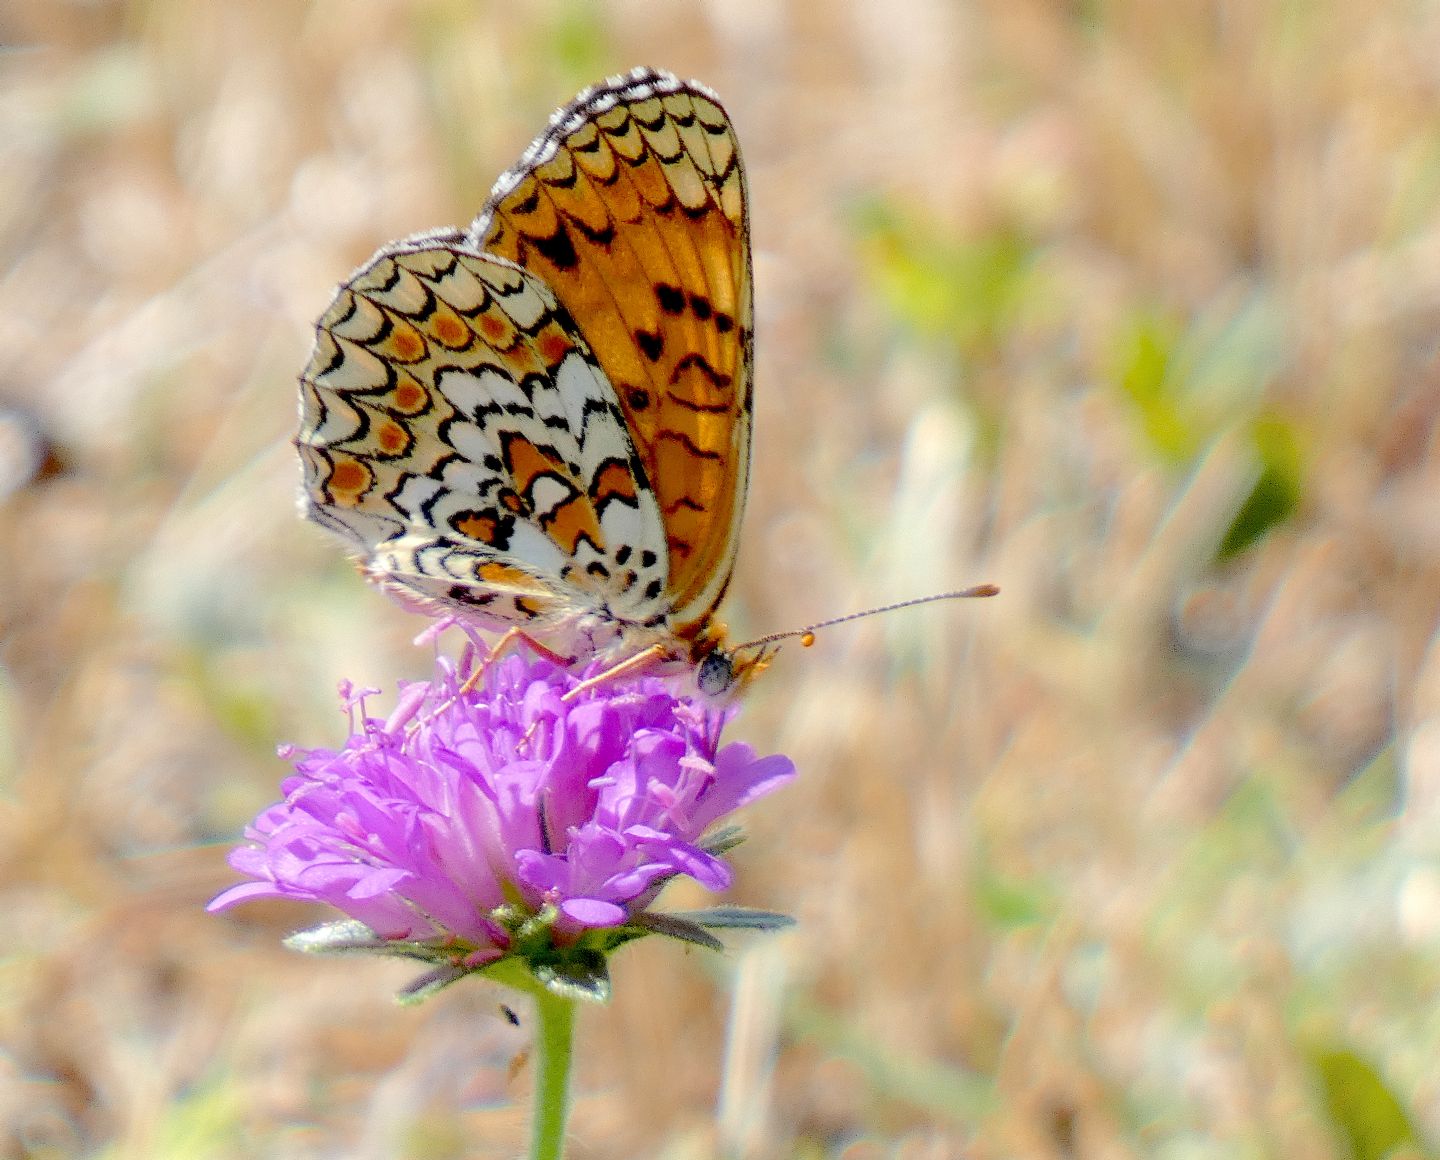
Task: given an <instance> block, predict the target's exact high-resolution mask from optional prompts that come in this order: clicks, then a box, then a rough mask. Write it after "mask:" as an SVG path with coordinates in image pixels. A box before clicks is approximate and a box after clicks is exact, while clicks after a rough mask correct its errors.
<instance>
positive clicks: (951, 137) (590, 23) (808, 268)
mask: <svg viewBox="0 0 1440 1160" xmlns="http://www.w3.org/2000/svg"><path fill="white" fill-rule="evenodd" d="M0 41H3V45H4V48H3V51H0V246H3V253H4V265H5V274H4V277H3V280H0V349H3V350H4V351H5V352H6V357H5V359H4V363H3V367H0V493H3V494H0V786H3V797H0V899H3V911H0V913H3V915H4V917H5V928H6V938H5V944H6V954H5V956H4V958H3V985H0V1157H3V1158H5V1160H9V1158H11V1157H27V1158H28V1157H37V1158H42V1157H43V1158H50V1157H68V1156H96V1157H105V1158H106V1160H120V1158H132V1157H144V1158H150V1157H156V1158H161V1160H182V1158H183V1160H190V1158H199V1160H209V1158H215V1160H221V1158H229V1157H285V1158H290V1157H296V1158H308V1157H316V1158H319V1157H363V1158H375V1160H380V1158H390V1157H405V1158H416V1160H449V1158H460V1157H508V1156H512V1155H515V1154H516V1153H517V1152H518V1150H519V1146H520V1141H522V1140H523V1133H524V1123H525V1099H526V1093H527V1084H528V1082H529V1079H530V1075H529V1071H528V1069H527V1068H525V1067H524V1066H523V1065H521V1066H516V1065H515V1061H516V1059H517V1057H518V1056H519V1055H520V1053H521V1052H522V1051H523V1049H524V1047H525V1044H526V1041H527V1037H528V1030H527V1027H526V1026H524V1025H522V1027H521V1028H519V1029H518V1030H517V1029H515V1028H512V1027H511V1026H510V1025H509V1023H508V1022H507V1021H506V1020H505V1019H504V1018H503V1016H502V1014H501V1012H500V1010H499V1003H500V1002H501V1001H502V1000H503V999H504V996H503V995H501V994H500V993H499V992H498V991H496V990H493V989H490V988H487V987H485V986H480V985H475V986H462V987H457V988H455V989H453V990H452V991H451V992H449V993H447V994H445V995H444V996H442V997H441V998H439V999H438V1000H436V1001H434V1002H432V1003H429V1004H428V1005H426V1006H424V1007H423V1008H421V1009H419V1010H399V1009H397V1008H396V1007H395V1006H394V1005H393V1004H392V1003H391V1001H390V994H391V992H392V991H393V990H394V989H396V988H397V987H398V986H399V985H401V983H403V982H404V981H405V980H406V979H407V978H408V972H407V970H406V968H404V967H402V966H398V965H396V964H388V963H380V962H376V963H374V964H371V963H355V962H340V963H334V962H328V961H313V960H309V959H304V958H301V957H300V956H296V955H292V954H289V953H287V952H285V951H283V950H281V949H280V948H279V946H278V939H279V937H280V936H282V935H283V934H285V933H287V932H288V931H289V930H292V929H294V928H296V927H299V926H303V925H306V924H309V923H313V922H314V921H316V920H317V919H318V918H320V917H321V916H320V915H319V914H318V913H316V912H315V911H313V910H307V909H303V908H294V909H285V908H282V907H280V906H254V907H248V908H245V909H243V910H241V911H238V912H234V913H233V914H231V915H227V916H225V917H223V918H215V917H209V916H206V915H205V914H203V913H202V907H203V905H204V903H205V902H206V901H207V900H208V899H209V898H210V897H211V896H212V895H213V894H214V893H215V892H217V891H218V890H219V889H221V888H222V887H223V886H225V885H226V884H228V883H229V882H231V881H232V880H233V877H234V876H233V875H232V873H231V872H230V871H229V870H228V869H227V868H226V866H225V865H224V861H223V859H224V853H225V850H226V849H227V847H228V845H229V844H230V843H231V842H232V841H233V840H234V838H235V836H236V835H237V834H238V832H239V829H240V827H241V826H242V825H243V824H244V822H245V821H247V820H248V819H249V817H250V816H251V815H252V814H253V813H254V812H255V811H256V810H257V809H259V808H260V807H261V806H263V805H264V804H266V803H267V802H268V801H269V800H271V798H272V797H273V795H274V793H275V792H276V786H277V783H278V780H279V777H280V776H281V774H282V773H283V770H284V767H283V766H282V765H281V763H280V762H279V761H278V760H277V759H276V758H275V757H274V752H273V751H274V746H275V743H276V742H277V741H278V740H281V739H288V740H293V741H296V742H298V743H301V744H326V743H331V742H332V741H333V740H334V739H335V738H337V737H338V736H339V735H340V728H341V720H340V718H339V717H338V716H337V714H336V702H335V697H334V687H335V683H336V681H337V680H338V679H339V678H341V677H350V678H353V679H354V680H356V681H357V683H362V684H373V685H379V686H383V687H385V688H387V689H391V688H393V685H394V681H395V680H396V679H397V678H403V677H414V676H417V675H421V674H423V673H424V672H425V671H426V668H427V664H428V660H427V657H426V655H425V654H424V653H423V652H421V651H418V650H415V649H414V648H412V646H411V645H410V643H409V642H410V639H411V637H412V636H413V635H414V634H415V632H416V631H417V630H418V629H419V628H420V624H419V623H418V622H417V621H416V620H415V619H414V618H412V617H410V616H408V615H406V614H405V613H403V612H401V611H399V610H397V609H395V608H392V607H391V606H390V605H389V604H388V603H387V602H386V601H385V600H384V599H383V598H382V597H381V596H380V595H378V594H377V593H375V592H373V591H370V590H368V589H367V588H366V587H365V586H364V585H363V584H362V583H361V582H360V581H359V580H358V579H357V578H356V576H355V575H354V573H353V571H352V570H351V569H350V568H349V567H348V565H346V564H345V562H344V561H343V560H342V558H341V554H340V553H339V552H338V551H337V550H336V547H335V545H334V544H332V543H330V542H329V541H328V540H327V539H326V538H325V537H323V535H322V534H321V533H320V532H318V531H317V530H314V529H312V528H308V527H305V526H302V525H301V524H299V523H298V522H297V520H296V519H295V514H294V502H293V494H294V488H295V482H296V468H295V465H294V463H293V456H292V453H291V451H290V449H289V447H288V443H287V441H288V439H289V437H290V435H291V432H292V427H293V424H294V412H295V402H294V397H295V376H296V374H297V372H298V370H299V368H300V367H301V366H302V365H303V363H304V361H305V358H306V355H307V353H308V349H309V328H310V326H311V323H312V321H313V319H314V318H315V317H316V316H317V315H318V314H319V313H320V311H321V310H322V309H323V308H324V306H325V304H326V302H327V301H328V296H329V293H330V290H331V287H332V286H333V284H334V283H335V282H336V281H338V280H339V279H340V278H341V277H343V276H344V275H345V274H346V273H347V272H348V271H349V270H350V269H351V268H352V267H353V266H354V265H355V264H356V263H358V262H359V261H361V260H363V259H364V258H365V257H366V256H367V255H368V254H369V253H370V252H371V251H372V250H373V249H374V248H375V247H376V246H378V245H379V244H380V243H382V242H384V241H386V240H388V239H390V238H393V237H397V236H400V235H403V234H407V233H410V232H413V231H416V230H419V229H423V228H427V227H431V226H436V225H442V224H451V223H463V222H466V221H468V220H469V219H470V217H471V216H472V215H473V213H474V212H475V211H476V210H477V209H478V207H479V206H480V204H481V203H482V201H483V200H484V197H485V195H486V192H487V191H488V189H489V186H490V183H491V182H492V181H493V180H494V178H495V176H496V175H498V174H499V172H500V171H501V170H502V169H504V168H505V167H506V166H508V165H509V164H510V163H511V162H512V161H513V160H514V159H515V158H516V157H517V156H518V154H519V152H520V151H521V150H522V149H523V147H524V146H525V145H526V144H527V143H528V142H529V140H530V139H531V137H532V136H533V135H534V134H535V133H536V132H538V131H539V129H540V128H541V127H542V125H543V124H544V120H545V118H546V116H547V115H548V114H549V112H550V111H551V109H552V108H554V107H555V106H556V105H558V104H560V103H562V102H564V101H565V100H567V99H568V98H569V97H570V96H571V95H572V94H573V93H574V92H575V91H576V90H577V89H579V88H580V87H582V86H583V85H585V84H588V83H590V82H592V81H594V80H597V79H599V78H600V77H602V76H604V75H606V74H608V73H613V72H616V71H619V70H621V69H624V68H628V67H630V66H631V65H634V64H637V63H648V64H654V65H658V66H662V67H665V68H669V69H672V70H674V71H676V72H678V73H680V74H682V75H685V76H693V77H698V78H700V79H702V80H704V81H705V82H707V83H708V84H710V85H711V86H712V87H714V88H715V89H716V90H718V92H719V93H720V94H721V96H722V98H723V99H724V100H725V102H726V105H727V107H728V108H729V110H730V112H731V115H732V117H733V118H734V120H735V122H736V124H737V126H738V128H739V133H740V138H741V141H742V144H743V146H744V149H745V154H746V160H747V164H748V169H749V176H750V189H751V197H752V213H753V221H754V230H755V239H754V241H755V250H756V253H755V258H756V278H757V291H758V311H759V318H758V345H757V361H758V367H757V376H758V391H757V400H758V404H757V405H758V415H757V433H756V446H755V465H754V474H753V487H752V492H751V497H750V506H749V512H748V516H747V526H746V529H745V535H744V540H743V544H742V548H741V558H740V564H739V570H738V574H737V578H736V585H735V590H734V595H733V597H732V600H731V605H730V614H731V615H730V619H731V621H732V624H733V625H734V627H735V628H736V630H737V631H739V632H741V633H759V632H762V631H770V630H774V629H779V628H787V627H793V626H797V625H801V624H805V623H809V622H810V621H813V620H816V619H819V618H822V617H825V616H828V615H834V614H838V613H841V612H846V611H850V610H853V609H855V608H859V607H864V606H867V605H872V604H877V603H883V602H886V601H890V600H895V599H900V598H904V597H907V596H912V595H920V594H923V593H926V592H930V591H935V590H939V589H943V588H949V587H955V586H959V585H964V584H968V583H974V582H978V581H994V582H996V583H998V584H1000V585H1001V586H1002V588H1003V590H1004V591H1003V595H1002V596H1001V597H1000V598H999V599H998V600H995V601H990V602H987V603H984V604H961V605H954V606H934V607H929V608H923V609H916V610H912V611H910V612H905V613H900V614H896V615H892V616H889V617H885V618H880V619H877V620H872V621H867V622H862V623H859V624H855V625H849V626H845V627H844V628H841V629H836V630H833V631H830V632H827V633H824V634H822V635H821V638H820V640H819V641H818V643H817V644H816V646H815V648H814V649H813V650H811V651H809V652H805V651H802V650H799V649H789V650H787V651H786V652H785V653H784V654H783V655H782V656H781V658H780V660H779V661H778V663H777V664H776V665H775V667H774V668H773V669H772V670H771V672H770V673H768V674H767V676H766V678H765V679H764V680H763V681H762V682H760V683H759V684H758V685H757V687H756V688H755V689H754V692H753V696H752V697H751V698H750V705H749V709H748V712H747V713H746V714H745V715H744V716H743V717H742V719H741V721H740V723H739V724H738V726H737V727H736V728H735V736H739V737H744V738H745V739H747V740H749V741H751V742H752V743H753V744H755V745H756V746H757V747H758V748H761V749H762V750H767V751H773V750H783V751H785V752H787V753H789V754H791V755H792V756H794V757H795V759H796V760H797V761H798V762H799V764H800V766H801V769H802V778H801V780H800V781H799V782H798V783H797V784H796V785H795V786H793V787H791V788H789V789H787V790H786V791H785V792H784V794H783V795H781V796H780V797H778V798H776V799H772V800H768V801H766V802H765V803H763V804H762V805H761V806H759V807H758V808H757V809H755V810H754V811H753V812H752V813H751V814H750V815H749V817H748V819H747V823H748V829H749V831H750V834H751V840H750V841H749V842H748V843H747V844H746V845H745V846H744V847H742V848H741V849H740V850H739V851H738V852H737V854H736V862H737V865H738V868H739V875H738V880H737V883H736V886H735V888H734V890H733V892H732V894H731V899H732V900H733V901H736V902H740V903H745V904H749V905H754V906H761V907H769V908H774V909H780V910H786V911H789V912H791V913H794V914H796V915H797V916H798V917H799V918H800V920H801V925H800V927H799V930H798V931H797V932H796V933H794V934H792V935H787V936H785V937H784V938H781V939H776V940H773V941H769V942H765V941H761V942H751V943H745V942H744V940H738V941H737V945H736V947H735V949H734V951H733V952H732V953H730V954H729V955H728V956H727V957H725V958H724V959H718V958H707V957H706V956H704V955H701V954H687V953H685V952H683V951H682V950H680V949H679V948H677V947H676V946H674V945H670V944H666V945H650V944H649V943H646V944H641V945H639V946H637V947H636V948H634V949H633V950H627V951H626V952H624V954H623V955H622V957H621V958H620V959H619V960H618V962H617V963H616V984H617V996H616V999H615V1001H614V1002H613V1003H612V1004H611V1005H610V1006H609V1007H607V1008H605V1009H602V1010H595V1011H587V1012H585V1013H584V1017H583V1019H582V1022H581V1029H580V1035H581V1053H582V1065H581V1071H580V1075H579V1079H578V1103H577V1107H576V1112H575V1116H574V1120H573V1132H572V1136H573V1141H574V1145H573V1155H574V1156H575V1157H576V1158H577V1160H585V1158H590V1157H596V1158H598V1157H674V1158H686V1160H689V1158H695V1160H702V1158H707V1157H722V1156H723V1157H731V1158H745V1160H750V1158H771V1157H786V1158H790V1157H794V1158H805V1160H810V1158H820V1157H840V1156H843V1157H846V1158H847V1160H870V1158H872V1157H882V1156H886V1157H903V1158H905V1160H920V1158H932V1157H960V1156H966V1157H975V1158H978V1160H988V1158H1001V1157H1032V1156H1033V1157H1055V1158H1068V1157H1087V1158H1088V1157H1103V1158H1107V1160H1108V1158H1122V1157H1162V1158H1166V1160H1201V1158H1208V1157H1255V1158H1262V1157H1307V1158H1310V1157H1314V1158H1319V1160H1327V1158H1334V1160H1346V1158H1350V1157H1354V1158H1357V1160H1372V1158H1374V1160H1378V1158H1379V1157H1382V1156H1386V1155H1398V1156H1408V1157H1434V1156H1440V1062H1437V1061H1440V1050H1437V1049H1440V1001H1437V995H1440V652H1437V649H1436V647H1435V631H1434V630H1435V624H1436V614H1437V606H1440V447H1437V414H1440V363H1437V357H1436V352H1437V339H1440V6H1437V5H1436V4H1434V3H1424V2H1408V3H1407V2H1402V0H1380V2H1378V3H1376V4H1374V5H1355V4H1346V3H1341V2H1339V0H1328V2H1327V0H1234V2H1229V3H1226V2H1221V0H1170V2H1169V3H1163V4H1162V3H1155V2H1153V0H1111V2H1107V0H1085V2H1078V3H1062V2H1059V0H971V2H969V3H961V2H959V0H845V2H842V3H832V2H825V0H785V2H781V3H767V2H763V0H730V2H727V3H704V2H700V0H677V2H673V3H659V2H657V0H623V2H621V0H616V2H614V3H605V4H582V3H575V2H567V0H545V2H539V3H532V4H525V5H517V4H514V3H502V2H473V3H467V2H462V0H417V2H414V3H403V2H400V0H315V2H313V3H297V2H295V0H247V2H245V3H236V4H190V3H184V2H182V0H134V2H131V3H119V2H110V0H11V3H9V4H7V5H6V6H5V7H4V8H3V9H0ZM671 901H672V902H673V904H674V905H675V906H676V907H680V906H684V905H692V904H697V903H699V902H701V901H702V899H701V898H700V897H699V896H698V895H697V896H692V895H690V894H687V893H686V892H684V891H683V890H677V891H675V893H674V896H673V897H672V899H671ZM652 942H657V943H658V940H652ZM523 1019H524V1014H523V1012H522V1021H523Z"/></svg>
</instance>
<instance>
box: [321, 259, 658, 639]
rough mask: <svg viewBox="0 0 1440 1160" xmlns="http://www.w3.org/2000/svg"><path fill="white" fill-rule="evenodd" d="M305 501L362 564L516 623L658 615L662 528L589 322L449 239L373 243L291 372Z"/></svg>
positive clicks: (425, 593)
mask: <svg viewBox="0 0 1440 1160" xmlns="http://www.w3.org/2000/svg"><path fill="white" fill-rule="evenodd" d="M296 445H297V447H298V449H299V451H300V457H301V461H302V464H303V474H304V480H303V491H302V505H303V507H304V508H305V512H306V514H307V515H308V516H309V517H310V518H311V519H313V520H315V521H316V522H317V523H319V524H321V525H322V526H324V527H326V528H329V529H330V530H331V531H334V532H336V533H338V534H339V535H341V536H342V537H343V538H345V539H346V540H348V541H349V542H350V543H351V544H352V546H353V547H355V548H356V549H357V550H358V551H359V553H360V555H361V557H362V560H363V562H364V564H365V567H366V569H367V571H368V572H369V573H370V574H371V575H372V577H374V578H376V579H378V580H380V581H381V582H382V583H385V584H387V585H388V586H391V587H398V588H399V589H401V590H402V591H403V592H405V593H408V594H411V595H413V596H418V597H420V598H421V599H422V600H424V601H428V602H435V603H438V604H439V605H441V606H443V607H448V608H453V609H458V610H461V611H464V612H466V613H467V614H473V615H475V616H476V617H477V618H479V619H481V620H483V621H487V622H489V623H494V624H501V625H509V624H526V623H531V622H536V621H539V622H542V623H543V622H547V621H550V622H553V621H556V620H561V619H565V618H567V617H572V616H573V614H574V613H575V612H576V611H577V610H578V611H585V610H590V611H595V610H604V618H606V619H610V620H612V621H616V620H618V621H626V622H632V623H635V622H638V623H645V622H646V621H647V620H654V619H656V618H657V617H660V616H661V615H662V614H663V611H664V609H665V607H666V605H665V597H664V591H665V578H666V572H665V559H664V553H665V534H664V528H663V525H662V522H661V520H660V514H659V509H658V507H657V505H656V503H655V499H654V497H653V496H652V495H651V494H650V492H649V489H648V487H647V486H646V485H645V483H644V469H643V467H642V466H641V464H640V461H639V458H638V456H637V455H636V452H635V448H634V445H633V444H632V442H631V440H630V437H629V434H628V433H627V431H626V428H625V419H624V415H623V414H622V412H621V410H620V408H619V405H618V404H617V403H616V401H615V398H614V392H613V391H612V390H611V389H610V385H609V383H608V381H607V380H606V378H605V375H604V373H603V372H602V371H601V370H600V369H599V367H598V365H597V364H596V361H595V358H594V355H593V353H592V352H591V350H590V347H589V345H588V344H587V342H586V340H585V338H584V336H583V335H582V334H581V333H580V331H579V329H578V328H577V327H576V326H575V323H574V321H573V319H572V318H571V317H570V315H569V314H568V312H567V311H566V310H565V309H564V307H563V306H561V305H560V304H559V303H558V302H557V301H556V300H555V297H554V295H552V294H551V293H550V291H549V290H548V289H547V288H546V287H545V285H544V283H543V282H541V281H539V280H538V279H537V278H535V277H534V276H533V275H531V274H529V273H527V272H526V271H524V270H522V269H519V268H518V267H516V266H514V265H513V264H511V263H510V262H507V261H505V260H503V259H501V258H497V257H495V256H494V255H491V254H485V253H481V252H479V251H477V250H475V248H474V247H473V246H471V245H469V244H468V243H467V242H466V240H465V239H464V237H463V235H460V234H456V233H450V234H445V233H436V234H431V235H420V236H419V237H417V238H414V239H411V240H409V241H406V242H401V243H397V244H396V245H394V246H391V247H387V248H386V249H384V250H382V251H380V253H379V254H377V255H376V256H375V257H374V258H372V259H371V261H370V262H369V263H367V264H366V265H365V266H363V267H362V268H361V269H360V270H358V271H357V272H356V273H355V274H354V275H353V276H352V277H351V279H350V280H349V281H348V282H347V283H345V284H344V285H343V286H341V287H340V289H339V290H338V291H337V293H336V297H335V300H334V301H333V302H332V303H331V306H330V308H329V310H327V311H326V312H325V314H324V316H323V317H322V318H321V319H320V321H319V323H318V325H317V328H316V345H315V351H314V354H313V355H312V357H311V360H310V364H309V365H308V366H307V368H306V370H305V372H304V374H303V375H302V376H301V421H300V433H299V436H298V438H297V439H296Z"/></svg>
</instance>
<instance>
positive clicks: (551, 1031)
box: [530, 987, 575, 1160]
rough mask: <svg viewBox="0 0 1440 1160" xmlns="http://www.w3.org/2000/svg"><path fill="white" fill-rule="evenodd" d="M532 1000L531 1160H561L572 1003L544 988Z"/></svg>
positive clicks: (567, 1098) (572, 1030)
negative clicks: (533, 1065) (533, 1014)
mask: <svg viewBox="0 0 1440 1160" xmlns="http://www.w3.org/2000/svg"><path fill="white" fill-rule="evenodd" d="M531 993H532V994H533V995H534V996H535V1023H536V1027H535V1056H536V1059H535V1112H534V1115H533V1116H532V1118H531V1120H530V1160H562V1157H563V1156H564V1155H565V1122H566V1120H567V1119H568V1118H569V1115H570V1061H571V1057H572V1056H571V1047H572V1046H573V1042H574V1038H575V1003H574V1001H573V1000H571V999H562V998H561V997H560V996H558V995H555V994H552V993H551V992H550V991H547V990H546V989H545V988H544V987H536V988H535V989H534V990H533V991H532V992H531Z"/></svg>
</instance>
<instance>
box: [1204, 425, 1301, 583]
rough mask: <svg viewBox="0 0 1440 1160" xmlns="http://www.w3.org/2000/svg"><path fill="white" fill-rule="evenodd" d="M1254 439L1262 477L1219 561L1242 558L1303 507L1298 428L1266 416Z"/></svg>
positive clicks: (1239, 514) (1220, 551)
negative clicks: (1254, 545)
mask: <svg viewBox="0 0 1440 1160" xmlns="http://www.w3.org/2000/svg"><path fill="white" fill-rule="evenodd" d="M1252 437H1253V438H1254V441H1255V450H1256V453H1257V454H1258V456H1259V458H1260V474H1259V476H1258V477H1257V478H1256V480H1255V485H1254V486H1253V487H1252V488H1251V489H1250V494H1249V495H1248V496H1247V497H1246V499H1245V502H1244V503H1243V504H1242V505H1241V507H1240V510H1239V511H1238V512H1236V513H1235V518H1234V519H1233V520H1232V521H1231V523H1230V527H1229V528H1228V529H1226V532H1225V535H1224V537H1223V538H1222V539H1221V541H1220V546H1219V548H1217V549H1216V552H1215V555H1216V558H1217V559H1219V560H1229V559H1232V558H1234V557H1235V556H1238V555H1240V554H1241V553H1242V552H1244V551H1245V550H1246V549H1247V548H1249V547H1250V546H1251V545H1253V544H1254V543H1255V542H1256V541H1257V540H1259V539H1261V538H1262V537H1263V536H1264V535H1265V534H1266V533H1267V532H1268V531H1270V530H1271V529H1272V528H1274V527H1275V526H1277V525H1278V524H1282V523H1284V522H1285V521H1286V520H1288V519H1289V518H1290V517H1291V516H1293V515H1294V514H1295V511H1296V509H1297V508H1299V506H1300V481H1301V466H1300V451H1299V441H1298V439H1297V438H1296V435H1295V431H1294V428H1293V427H1292V426H1291V425H1290V424H1288V423H1286V422H1285V421H1284V420H1283V419H1280V418H1277V417H1275V416H1266V415H1262V416H1261V417H1260V418H1258V419H1256V420H1255V424H1254V427H1253V428H1252Z"/></svg>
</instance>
